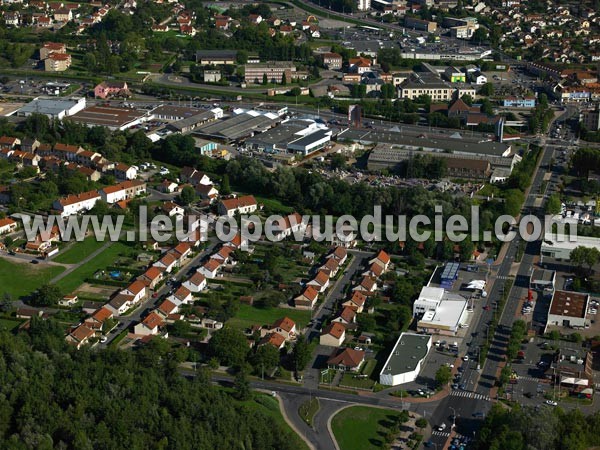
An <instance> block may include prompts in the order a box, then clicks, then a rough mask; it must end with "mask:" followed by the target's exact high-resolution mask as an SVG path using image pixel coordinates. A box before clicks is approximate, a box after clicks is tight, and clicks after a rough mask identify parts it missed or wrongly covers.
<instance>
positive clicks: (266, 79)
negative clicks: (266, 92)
mask: <svg viewBox="0 0 600 450" xmlns="http://www.w3.org/2000/svg"><path fill="white" fill-rule="evenodd" d="M268 82H269V79H268V78H267V74H266V73H263V77H262V84H263V86H266V85H267V83H268Z"/></svg>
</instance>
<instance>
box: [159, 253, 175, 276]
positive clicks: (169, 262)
mask: <svg viewBox="0 0 600 450" xmlns="http://www.w3.org/2000/svg"><path fill="white" fill-rule="evenodd" d="M153 266H155V267H159V268H162V269H163V270H164V271H165V272H166V273H171V272H172V271H173V269H174V268H175V267H178V266H179V260H178V259H177V257H175V255H173V254H172V253H166V254H165V255H163V256H162V257H161V258H160V259H159V260H158V261H156V262H155V263H154V264H153Z"/></svg>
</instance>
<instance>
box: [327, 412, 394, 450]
mask: <svg viewBox="0 0 600 450" xmlns="http://www.w3.org/2000/svg"><path fill="white" fill-rule="evenodd" d="M399 416H400V413H398V412H396V411H392V410H389V409H380V408H370V407H368V406H352V407H350V408H346V409H344V410H342V411H340V412H339V413H337V414H336V415H335V416H333V420H332V421H331V427H332V429H333V434H334V436H335V439H336V441H337V443H338V445H339V446H340V449H341V450H370V449H373V450H376V449H379V448H382V447H383V446H384V439H383V436H384V435H385V433H386V432H387V430H388V429H389V428H390V427H391V426H393V425H394V423H396V420H397V419H398V417H399Z"/></svg>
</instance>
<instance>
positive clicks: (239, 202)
mask: <svg viewBox="0 0 600 450" xmlns="http://www.w3.org/2000/svg"><path fill="white" fill-rule="evenodd" d="M257 208H258V203H257V202H256V199H255V198H254V196H252V195H243V196H242V197H235V198H229V199H223V200H221V202H220V203H219V214H220V215H222V216H229V217H233V216H235V214H236V213H240V214H250V213H253V212H254V211H256V210H257Z"/></svg>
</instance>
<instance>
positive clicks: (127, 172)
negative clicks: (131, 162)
mask: <svg viewBox="0 0 600 450" xmlns="http://www.w3.org/2000/svg"><path fill="white" fill-rule="evenodd" d="M114 171H115V177H117V179H119V180H134V179H135V178H136V177H137V170H136V168H135V167H131V166H128V165H127V164H123V163H117V164H115V169H114Z"/></svg>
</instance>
